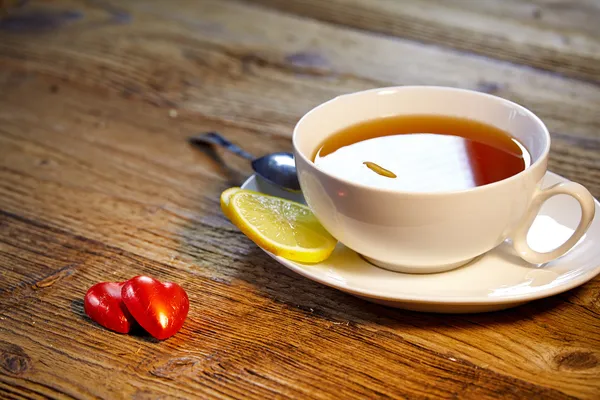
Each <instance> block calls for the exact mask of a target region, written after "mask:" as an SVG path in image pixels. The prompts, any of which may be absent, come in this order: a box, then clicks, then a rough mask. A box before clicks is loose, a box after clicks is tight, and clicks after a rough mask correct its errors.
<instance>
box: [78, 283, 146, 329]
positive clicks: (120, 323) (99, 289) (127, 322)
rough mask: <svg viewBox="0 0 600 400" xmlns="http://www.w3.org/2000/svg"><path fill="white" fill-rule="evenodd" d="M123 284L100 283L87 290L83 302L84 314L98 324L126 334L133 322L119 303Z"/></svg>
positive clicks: (123, 306)
mask: <svg viewBox="0 0 600 400" xmlns="http://www.w3.org/2000/svg"><path fill="white" fill-rule="evenodd" d="M123 285H124V282H100V283H97V284H95V285H94V286H92V287H91V288H89V290H88V291H87V293H86V294H85V298H84V301H83V309H84V310H85V313H86V314H87V315H88V316H89V317H90V318H91V319H92V320H94V321H96V322H97V323H98V324H100V325H102V326H103V327H105V328H108V329H110V330H113V331H115V332H119V333H128V332H129V330H130V329H131V326H132V325H133V324H134V323H135V320H134V319H133V317H132V316H131V314H130V313H129V311H127V308H126V307H125V305H124V304H123V302H122V301H121V289H122V287H123Z"/></svg>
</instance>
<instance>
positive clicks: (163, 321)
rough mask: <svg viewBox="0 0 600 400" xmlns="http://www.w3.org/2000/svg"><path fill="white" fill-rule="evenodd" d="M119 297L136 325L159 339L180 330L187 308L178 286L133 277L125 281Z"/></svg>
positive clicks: (183, 295)
mask: <svg viewBox="0 0 600 400" xmlns="http://www.w3.org/2000/svg"><path fill="white" fill-rule="evenodd" d="M121 297H122V298H123V303H125V306H126V307H127V309H128V310H129V312H130V313H131V315H133V317H134V318H135V320H136V321H137V322H138V324H140V325H141V326H142V328H144V329H145V330H146V331H148V333H150V334H151V335H152V336H154V337H155V338H157V339H161V340H162V339H166V338H168V337H171V336H173V335H174V334H176V333H177V332H178V331H179V329H181V327H182V326H183V322H184V321H185V318H186V317H187V313H188V310H189V308H190V303H189V300H188V297H187V294H186V293H185V291H184V290H183V289H182V288H181V286H179V285H178V284H176V283H171V282H167V283H162V282H161V281H159V280H156V279H154V278H150V277H147V276H136V277H134V278H131V279H130V280H128V281H127V282H125V284H124V285H123V288H122V289H121Z"/></svg>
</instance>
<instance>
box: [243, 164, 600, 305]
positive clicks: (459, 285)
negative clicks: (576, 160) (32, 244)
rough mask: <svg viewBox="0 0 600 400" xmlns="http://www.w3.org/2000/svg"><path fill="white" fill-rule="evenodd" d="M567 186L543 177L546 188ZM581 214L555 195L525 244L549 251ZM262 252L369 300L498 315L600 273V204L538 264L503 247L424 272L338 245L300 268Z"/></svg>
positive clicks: (270, 189)
mask: <svg viewBox="0 0 600 400" xmlns="http://www.w3.org/2000/svg"><path fill="white" fill-rule="evenodd" d="M566 181H567V179H565V178H563V177H561V176H559V175H557V174H554V173H551V172H548V173H547V174H546V176H545V177H544V186H549V185H552V184H554V183H557V182H566ZM242 188H244V189H251V190H256V191H259V192H263V193H267V194H270V195H274V196H280V197H285V198H288V199H290V200H295V201H299V202H302V203H304V199H303V197H302V195H294V194H292V193H288V192H285V191H283V190H280V189H278V188H276V187H274V186H272V185H270V184H269V183H267V182H264V181H263V180H261V179H260V178H256V177H255V176H252V177H250V178H249V179H248V180H247V181H246V182H244V184H243V185H242ZM580 215H581V211H580V208H579V205H578V204H577V202H576V201H575V200H574V199H571V198H569V197H568V196H563V195H560V196H556V197H553V198H552V199H550V200H548V201H547V202H546V203H545V204H544V206H543V207H542V210H541V212H540V214H539V215H538V217H537V218H536V220H535V222H534V225H533V226H532V228H531V231H530V233H529V236H528V240H529V243H530V245H531V246H532V247H533V248H534V249H535V250H538V251H548V250H551V249H553V248H554V247H556V246H557V245H559V244H561V243H562V242H563V241H564V240H565V239H566V238H568V237H569V235H570V234H571V233H572V232H573V230H574V229H575V227H576V226H577V222H578V221H579V217H580ZM267 253H268V252H267ZM268 254H269V255H270V256H271V257H273V258H274V259H275V260H277V261H278V262H279V263H281V264H283V265H285V266H286V267H287V268H289V269H291V270H292V271H295V272H297V273H299V274H300V275H303V276H305V277H307V278H309V279H312V280H314V281H317V282H320V283H322V284H325V285H327V286H331V287H334V288H336V289H339V290H342V291H344V292H347V293H350V294H352V295H355V296H357V297H360V298H363V299H365V300H369V301H372V302H375V303H381V304H385V305H388V306H392V307H398V308H404V309H409V310H416V311H427V312H440V313H470V312H485V311H493V310H500V309H504V308H509V307H515V306H518V305H521V304H524V303H526V302H529V301H532V300H536V299H541V298H544V297H548V296H552V295H555V294H558V293H562V292H565V291H567V290H569V289H572V288H574V287H577V286H579V285H581V284H583V283H585V282H587V281H589V280H590V279H592V278H593V277H595V276H596V275H598V274H599V273H600V203H598V201H597V200H596V217H595V219H594V221H593V222H592V224H591V226H590V229H589V231H588V232H587V233H586V235H585V236H584V237H583V238H582V239H581V240H580V242H579V243H578V244H577V245H576V246H575V247H574V248H573V249H572V250H571V251H570V252H569V253H567V254H566V255H564V256H563V257H561V258H559V259H558V260H555V261H552V262H550V263H547V264H544V265H532V264H528V263H526V262H525V261H523V260H521V259H520V258H519V257H517V256H516V255H515V254H514V252H513V251H512V247H511V246H510V245H509V244H507V243H503V244H502V245H500V246H499V247H497V248H495V249H494V250H492V251H490V252H489V253H487V254H485V255H483V256H481V257H479V258H478V259H476V260H474V261H472V262H471V263H469V264H468V265H466V266H464V267H461V268H458V269H456V270H452V271H449V272H443V273H438V274H427V275H413V274H403V273H399V272H391V271H388V270H384V269H381V268H378V267H375V266H373V265H372V264H369V263H368V262H366V261H365V260H364V259H362V258H361V257H360V256H359V255H358V254H356V253H355V252H354V251H352V250H350V249H348V248H347V247H345V246H344V245H342V244H338V246H337V248H336V249H335V251H334V253H333V254H332V255H331V257H329V259H327V260H326V261H324V262H322V263H319V264H302V263H297V262H293V261H289V260H286V259H284V258H281V257H277V256H274V255H273V254H270V253H268Z"/></svg>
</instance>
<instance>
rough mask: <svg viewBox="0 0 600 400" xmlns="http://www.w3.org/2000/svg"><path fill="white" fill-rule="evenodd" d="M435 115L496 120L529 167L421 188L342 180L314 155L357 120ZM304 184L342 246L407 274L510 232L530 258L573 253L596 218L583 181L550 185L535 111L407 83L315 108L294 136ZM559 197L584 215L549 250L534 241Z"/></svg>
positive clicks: (467, 255) (546, 138)
mask: <svg viewBox="0 0 600 400" xmlns="http://www.w3.org/2000/svg"><path fill="white" fill-rule="evenodd" d="M407 114H408V115H410V114H413V115H414V114H438V115H447V116H456V117H466V118H470V119H474V120H478V121H481V122H484V123H487V124H489V125H493V126H496V127H498V128H500V129H502V130H504V131H506V132H508V133H510V134H511V135H512V136H514V137H515V138H516V139H517V140H519V141H520V142H521V143H522V144H523V145H525V147H526V148H527V150H528V151H529V153H530V154H531V157H532V162H531V166H529V167H528V168H526V169H525V170H524V171H522V172H520V173H518V174H516V175H513V176H511V177H509V178H507V179H504V180H501V181H498V182H495V183H492V184H488V185H484V186H479V187H475V188H473V189H468V190H462V191H454V192H435V193H414V192H403V191H399V190H391V189H381V188H374V187H369V186H366V185H364V184H359V183H356V182H352V181H348V180H344V179H341V178H338V177H335V176H333V175H332V174H330V173H327V172H325V171H323V170H322V169H320V168H319V167H317V166H316V165H315V164H314V163H313V160H312V156H313V155H314V154H315V152H316V150H317V148H318V147H319V145H320V144H322V142H323V140H324V139H325V138H327V137H329V136H330V135H332V134H334V133H336V132H338V131H339V130H341V129H343V128H345V127H348V126H349V125H354V124H356V123H359V122H362V121H365V120H370V119H374V118H379V117H386V116H391V115H407ZM293 144H294V153H295V159H296V167H297V170H298V177H299V181H300V186H301V188H302V192H303V194H304V197H305V198H306V202H307V204H308V206H309V207H310V208H311V209H312V211H313V212H314V214H315V215H316V216H317V218H318V219H319V221H320V222H321V223H322V224H323V226H324V227H325V228H326V229H327V230H328V231H329V232H330V233H331V234H332V235H333V236H334V237H335V238H336V239H338V240H339V241H340V242H341V243H343V244H344V245H346V246H347V247H349V248H351V249H352V250H354V251H356V252H357V253H359V254H361V255H362V256H363V257H365V258H366V259H367V260H369V261H370V262H372V263H373V264H375V265H377V266H380V267H383V268H386V269H390V270H394V271H400V272H408V273H430V272H441V271H446V270H450V269H453V268H456V267H458V266H461V265H463V264H465V263H468V262H469V261H470V260H472V259H473V258H475V257H477V256H479V255H481V254H484V253H486V252H487V251H489V250H491V249H493V248H494V247H496V246H498V245H499V244H500V243H502V242H503V241H504V240H506V239H507V238H511V239H512V243H513V246H514V248H515V249H516V251H517V253H518V254H519V256H520V257H522V258H523V259H524V260H526V261H528V262H530V263H534V264H540V263H545V262H548V261H551V260H553V259H555V258H558V257H560V256H562V255H563V254H565V253H566V252H567V251H569V250H570V249H571V248H572V247H573V246H574V245H575V244H576V243H577V242H578V241H579V239H580V238H581V237H582V236H583V234H584V233H585V231H586V230H587V229H588V227H589V225H590V223H591V222H592V219H593V218H594V211H595V207H594V199H593V197H592V195H591V194H590V193H589V192H588V191H587V189H585V188H584V187H583V186H581V185H580V184H578V183H562V184H558V185H555V186H552V187H550V188H547V189H545V190H541V189H540V184H541V181H542V178H543V177H544V174H545V173H546V165H547V161H548V152H549V150H550V135H549V133H548V129H547V128H546V126H545V125H544V123H543V122H542V121H541V120H540V119H539V118H538V117H537V116H536V115H534V114H533V113H532V112H531V111H529V110H527V109H525V108H524V107H522V106H520V105H518V104H515V103H512V102H510V101H508V100H504V99H502V98H499V97H495V96H491V95H488V94H483V93H479V92H474V91H469V90H462V89H454V88H444V87H432V86H404V87H390V88H382V89H374V90H367V91H363V92H358V93H353V94H347V95H343V96H339V97H337V98H335V99H333V100H330V101H328V102H326V103H324V104H321V105H320V106H318V107H316V108H314V109H313V110H311V111H310V112H309V113H307V114H306V115H305V116H304V117H302V119H301V120H300V121H299V122H298V124H297V125H296V127H295V129H294V135H293ZM557 194H568V195H570V196H573V197H574V198H575V199H576V200H577V201H578V202H579V204H580V205H581V210H582V217H581V221H580V223H579V226H578V227H577V229H576V230H575V232H574V233H573V235H572V236H571V237H570V238H569V239H568V240H567V241H566V242H565V243H564V244H562V245H561V246H560V247H558V248H556V249H555V250H553V251H550V252H547V253H539V252H536V251H534V250H533V249H531V248H530V247H529V245H528V244H527V239H526V236H527V232H528V230H529V227H530V226H531V224H532V222H533V220H534V219H535V216H536V215H537V213H538V211H539V209H540V207H541V205H542V204H543V202H544V201H546V200H547V199H548V198H550V197H552V196H555V195H557Z"/></svg>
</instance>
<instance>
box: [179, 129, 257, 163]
mask: <svg viewBox="0 0 600 400" xmlns="http://www.w3.org/2000/svg"><path fill="white" fill-rule="evenodd" d="M188 141H189V142H190V143H191V144H193V145H196V146H197V145H207V144H208V145H217V146H221V147H223V148H224V149H225V150H229V151H230V152H232V153H233V154H237V155H238V156H240V157H243V158H245V159H247V160H254V157H253V156H252V154H250V153H248V152H246V151H244V150H242V149H241V148H240V147H238V146H237V145H235V144H233V143H231V142H230V141H229V140H227V139H225V138H224V137H223V136H221V135H220V134H218V133H217V132H207V133H202V134H200V135H196V136H192V137H190V138H189V139H188Z"/></svg>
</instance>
